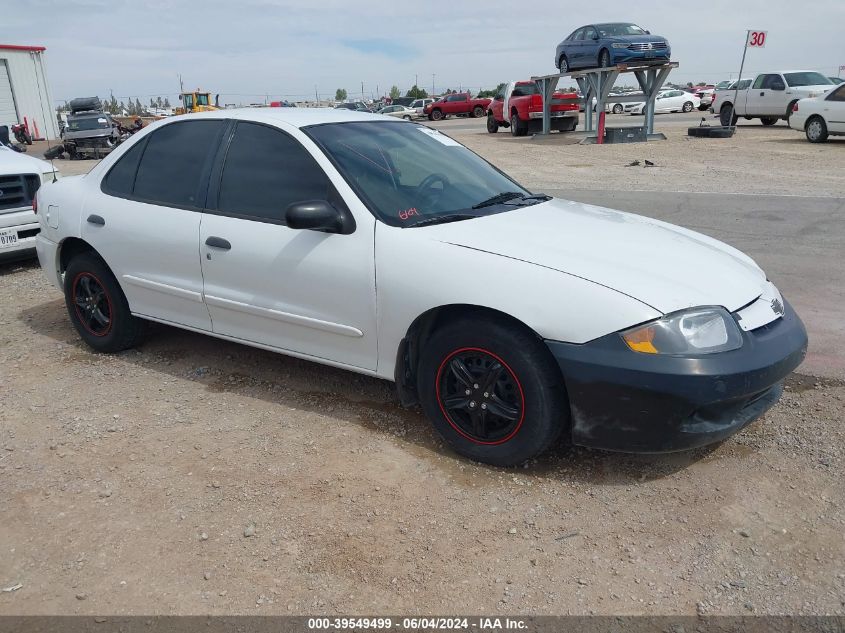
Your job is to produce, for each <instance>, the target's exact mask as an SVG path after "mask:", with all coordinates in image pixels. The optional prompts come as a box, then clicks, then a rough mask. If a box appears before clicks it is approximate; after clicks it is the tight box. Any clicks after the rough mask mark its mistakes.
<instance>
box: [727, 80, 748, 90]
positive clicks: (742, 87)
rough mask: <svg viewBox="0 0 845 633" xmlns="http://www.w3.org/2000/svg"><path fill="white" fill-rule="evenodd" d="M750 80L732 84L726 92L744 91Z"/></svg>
mask: <svg viewBox="0 0 845 633" xmlns="http://www.w3.org/2000/svg"><path fill="white" fill-rule="evenodd" d="M751 81H752V80H751V79H743V80H742V81H740V82H736V81H735V82H733V83H732V84H731V85H730V87H729V88H728V90H746V89H747V88H748V86H750V85H751Z"/></svg>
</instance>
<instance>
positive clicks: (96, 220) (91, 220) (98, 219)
mask: <svg viewBox="0 0 845 633" xmlns="http://www.w3.org/2000/svg"><path fill="white" fill-rule="evenodd" d="M88 224H96V225H97V226H105V225H106V221H105V220H104V219H103V217H102V216H100V215H93V214H92V215H89V216H88Z"/></svg>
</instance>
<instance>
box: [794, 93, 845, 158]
mask: <svg viewBox="0 0 845 633" xmlns="http://www.w3.org/2000/svg"><path fill="white" fill-rule="evenodd" d="M787 122H788V123H789V127H791V128H792V129H793V130H803V131H804V133H805V134H806V135H807V140H808V141H810V142H811V143H824V142H825V141H826V140H827V137H828V136H845V84H840V85H839V87H838V88H834V89H833V90H831V91H830V92H828V93H827V94H825V95H823V96H821V97H813V98H811V99H801V100H800V101H798V102H797V103H796V104H795V105H793V106H792V116H791V117H789V119H788V120H787Z"/></svg>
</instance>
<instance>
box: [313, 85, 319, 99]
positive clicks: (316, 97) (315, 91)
mask: <svg viewBox="0 0 845 633" xmlns="http://www.w3.org/2000/svg"><path fill="white" fill-rule="evenodd" d="M314 99H315V100H316V101H317V103H320V95H319V94H317V84H314Z"/></svg>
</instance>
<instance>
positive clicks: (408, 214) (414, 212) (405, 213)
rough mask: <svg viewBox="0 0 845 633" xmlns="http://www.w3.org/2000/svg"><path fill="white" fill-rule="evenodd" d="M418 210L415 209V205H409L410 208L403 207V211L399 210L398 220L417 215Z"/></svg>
mask: <svg viewBox="0 0 845 633" xmlns="http://www.w3.org/2000/svg"><path fill="white" fill-rule="evenodd" d="M419 214H420V213H419V211H417V208H416V207H411V208H410V209H405V210H404V211H400V212H399V219H400V220H407V219H408V218H410V217H411V216H412V215H419Z"/></svg>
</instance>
